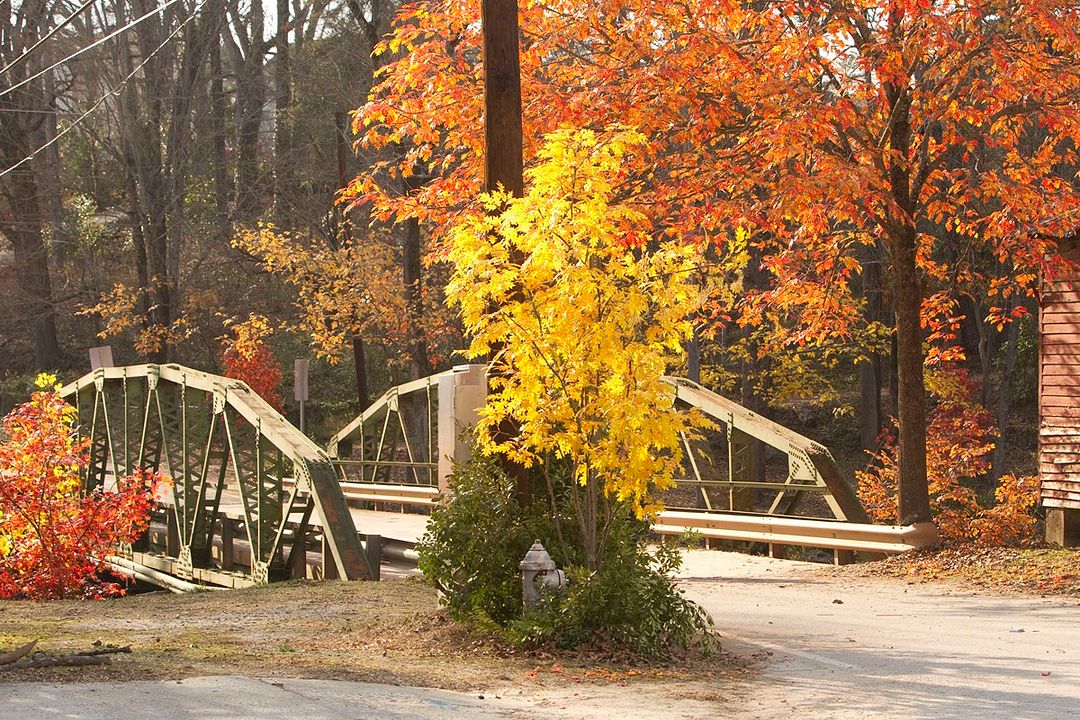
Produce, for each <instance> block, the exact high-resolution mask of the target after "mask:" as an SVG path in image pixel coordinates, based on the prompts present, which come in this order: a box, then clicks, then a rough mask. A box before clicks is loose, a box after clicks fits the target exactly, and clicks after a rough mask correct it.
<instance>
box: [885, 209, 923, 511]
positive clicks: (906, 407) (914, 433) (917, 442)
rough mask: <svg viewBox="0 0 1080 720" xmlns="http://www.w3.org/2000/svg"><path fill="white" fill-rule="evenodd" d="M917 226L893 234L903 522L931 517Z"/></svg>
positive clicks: (893, 278) (909, 226) (897, 401)
mask: <svg viewBox="0 0 1080 720" xmlns="http://www.w3.org/2000/svg"><path fill="white" fill-rule="evenodd" d="M915 247H916V232H915V228H914V226H911V225H907V226H905V227H904V228H903V229H902V231H901V232H898V233H897V235H896V236H895V237H893V238H892V255H893V257H892V288H893V303H894V305H895V310H896V369H897V380H898V382H897V385H898V387H897V391H898V392H897V398H896V403H897V411H898V421H899V426H900V438H899V472H900V477H899V481H898V485H899V507H898V517H899V519H900V524H901V525H909V524H911V523H916V522H929V521H930V520H931V519H932V518H931V516H930V494H929V488H928V486H927V477H926V385H925V382H924V377H923V364H924V356H923V333H922V324H921V310H922V285H921V283H920V281H919V275H918V272H919V270H918V268H917V267H916V264H915Z"/></svg>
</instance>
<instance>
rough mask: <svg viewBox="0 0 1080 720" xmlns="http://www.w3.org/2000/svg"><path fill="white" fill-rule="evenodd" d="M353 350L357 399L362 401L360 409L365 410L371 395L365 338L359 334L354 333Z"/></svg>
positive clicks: (369, 402)
mask: <svg viewBox="0 0 1080 720" xmlns="http://www.w3.org/2000/svg"><path fill="white" fill-rule="evenodd" d="M352 351H353V364H354V366H355V371H356V399H357V400H358V401H359V402H360V411H361V412H363V411H364V410H366V409H367V406H368V405H370V404H371V397H370V396H369V395H368V377H367V359H366V358H365V357H364V340H363V338H361V337H360V336H359V335H353V338H352Z"/></svg>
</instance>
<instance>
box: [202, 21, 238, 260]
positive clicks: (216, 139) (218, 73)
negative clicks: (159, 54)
mask: <svg viewBox="0 0 1080 720" xmlns="http://www.w3.org/2000/svg"><path fill="white" fill-rule="evenodd" d="M207 11H208V12H211V13H213V14H214V18H215V27H216V33H215V35H216V37H215V40H214V41H212V42H211V43H210V134H211V136H212V147H213V161H212V162H213V170H212V171H213V176H214V208H215V211H216V216H217V217H216V223H217V232H218V235H219V238H220V239H222V240H227V238H228V237H229V235H231V232H230V229H229V196H230V194H231V193H232V186H231V183H230V182H229V171H228V159H227V147H226V138H225V132H226V131H225V113H226V112H227V110H226V108H227V104H228V98H227V97H226V95H225V73H224V70H223V68H222V66H221V43H220V33H221V30H222V26H223V24H224V22H225V8H224V4H223V2H222V0H214V2H213V3H212V5H210V6H209V7H208V10H207Z"/></svg>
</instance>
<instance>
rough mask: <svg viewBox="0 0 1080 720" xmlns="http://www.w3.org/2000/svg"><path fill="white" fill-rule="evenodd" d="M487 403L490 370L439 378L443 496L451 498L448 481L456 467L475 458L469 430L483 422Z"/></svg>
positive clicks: (475, 368) (461, 368)
mask: <svg viewBox="0 0 1080 720" xmlns="http://www.w3.org/2000/svg"><path fill="white" fill-rule="evenodd" d="M486 399H487V367H486V366H484V365H458V366H456V367H454V371H453V372H452V373H448V374H446V375H443V376H442V377H441V378H439V442H438V447H439V492H440V493H442V494H443V495H444V496H446V495H448V494H449V491H450V487H449V484H448V480H449V478H450V474H451V473H452V472H453V471H454V465H455V464H462V463H467V462H468V461H469V457H470V455H471V454H472V443H471V439H470V438H469V437H468V436H467V431H468V430H469V428H471V427H473V426H475V425H476V423H477V421H478V420H479V419H480V408H482V407H483V406H484V403H485V402H486Z"/></svg>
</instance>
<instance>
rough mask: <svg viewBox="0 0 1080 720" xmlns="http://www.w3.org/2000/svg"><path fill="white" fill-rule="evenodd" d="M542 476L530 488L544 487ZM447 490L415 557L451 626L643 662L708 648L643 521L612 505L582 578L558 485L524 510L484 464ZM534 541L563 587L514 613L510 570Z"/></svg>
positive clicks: (701, 621) (664, 553)
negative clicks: (621, 653)
mask: <svg viewBox="0 0 1080 720" xmlns="http://www.w3.org/2000/svg"><path fill="white" fill-rule="evenodd" d="M550 470H551V469H550V468H549V471H550ZM550 479H551V476H550V475H549V476H548V477H547V478H538V480H540V482H537V483H535V485H536V486H537V487H547V481H548V480H550ZM450 484H451V489H452V490H453V500H452V501H451V502H450V503H449V504H447V505H446V506H443V507H440V508H437V509H436V510H435V511H434V512H433V513H432V518H431V522H430V524H429V526H428V532H427V534H426V535H425V536H424V538H423V539H422V540H421V541H420V544H419V546H418V550H419V553H420V562H419V565H420V570H421V571H422V572H423V573H424V576H425V577H426V578H427V579H428V581H429V582H431V583H432V584H433V585H434V586H435V587H436V588H437V589H438V590H439V591H440V593H441V594H442V596H443V600H444V603H445V605H446V607H447V609H448V610H449V612H450V614H451V616H452V617H454V618H455V619H457V620H459V621H463V622H466V623H469V624H471V625H473V626H474V627H476V628H478V629H481V630H483V631H486V632H491V633H495V634H498V635H499V636H500V637H502V638H503V639H504V640H507V641H509V642H511V643H513V644H516V645H522V646H526V647H539V646H556V647H560V648H574V647H580V646H583V645H596V646H609V647H615V648H620V649H625V650H628V651H631V652H633V653H635V654H637V655H640V656H645V657H651V658H659V657H664V656H666V655H668V654H669V653H670V651H671V650H673V649H676V648H690V647H699V648H700V649H702V650H704V651H706V652H708V651H711V650H712V649H713V648H714V646H715V636H714V634H713V632H712V621H711V619H710V618H709V616H708V614H707V613H706V612H705V611H704V610H703V609H702V608H701V607H699V606H698V605H696V604H695V603H693V602H691V601H689V600H687V599H686V598H685V597H684V596H683V594H682V591H681V590H679V589H678V588H677V587H675V585H674V584H673V582H672V576H673V574H674V573H675V571H676V570H678V568H679V566H680V564H681V562H682V558H681V555H680V553H679V550H678V548H677V547H676V546H675V545H674V544H670V545H669V544H661V545H659V546H658V547H657V548H656V549H655V551H650V549H649V546H648V540H649V533H648V524H647V523H645V522H643V521H640V520H637V519H635V518H634V517H633V514H632V513H631V512H630V511H629V508H628V507H627V506H617V505H616V506H614V509H613V512H614V513H615V515H616V517H615V522H613V523H611V525H610V527H611V532H610V533H609V534H608V536H607V537H606V539H605V541H604V544H603V562H602V564H601V566H600V569H599V570H597V571H592V572H590V571H588V570H586V569H585V568H584V567H583V564H584V563H583V562H582V560H583V550H582V549H581V548H582V546H581V543H580V538H579V537H578V535H580V533H579V532H576V527H577V526H576V523H575V522H574V521H573V520H572V518H571V517H569V516H568V515H562V514H559V515H557V513H558V512H559V511H558V510H557V508H560V507H562V508H565V507H567V505H568V503H566V502H565V501H562V500H564V498H563V494H562V492H560V489H565V480H564V481H561V482H558V481H556V482H553V483H552V485H551V486H550V487H551V492H550V493H548V500H546V501H545V500H542V499H538V500H535V501H534V502H533V503H532V504H531V505H530V506H529V507H527V508H525V509H522V508H521V507H520V505H519V503H518V502H517V500H516V497H515V494H514V488H513V483H512V482H511V481H510V480H509V479H508V478H507V477H506V476H505V475H504V474H503V473H502V472H501V471H500V470H499V468H498V467H497V466H495V464H494V463H493V462H492V461H491V460H490V459H486V458H478V459H476V460H474V461H473V462H472V463H470V464H469V465H467V466H464V467H459V468H458V469H457V470H456V471H455V473H454V474H453V476H452V477H451V478H450ZM551 499H554V500H555V503H554V505H553V504H552V503H551ZM556 520H558V522H556ZM535 539H540V540H541V542H543V543H544V546H545V547H546V548H547V549H548V552H549V553H551V556H552V557H553V559H554V560H555V562H556V564H558V566H559V567H560V568H564V569H565V570H566V573H567V576H568V577H569V578H570V586H569V588H567V589H565V590H564V591H562V592H556V591H546V592H545V593H544V595H543V598H542V600H541V602H540V603H539V604H538V605H537V606H536V607H535V608H532V609H531V610H530V612H529V613H527V614H525V615H524V616H523V614H522V605H521V574H520V572H519V571H518V563H519V562H520V561H521V559H522V558H523V557H524V556H525V553H526V552H527V551H528V549H529V546H530V545H531V544H532V542H533V540H535Z"/></svg>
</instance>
